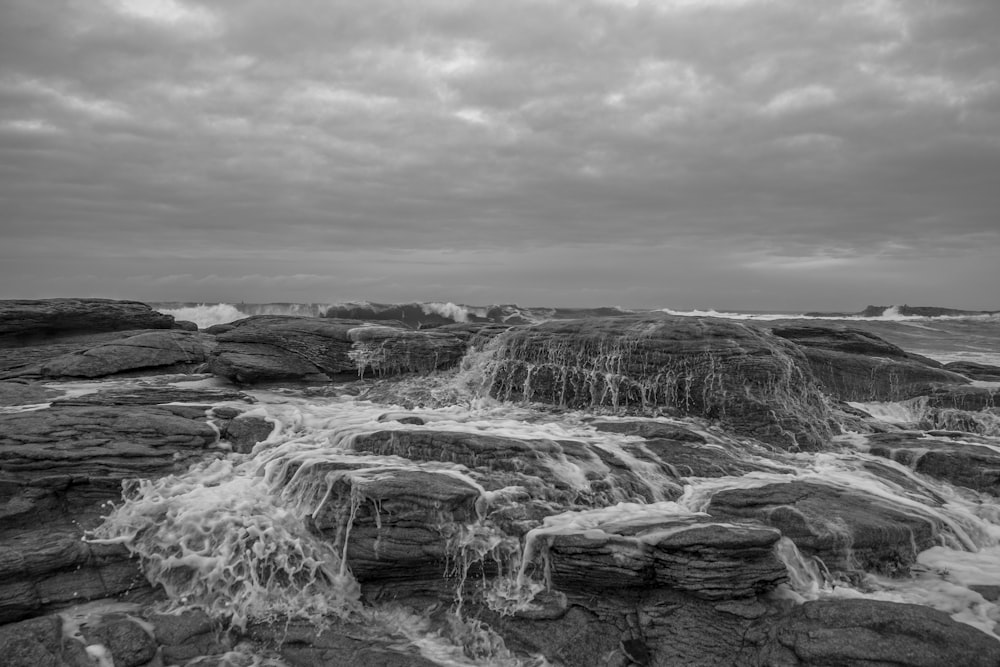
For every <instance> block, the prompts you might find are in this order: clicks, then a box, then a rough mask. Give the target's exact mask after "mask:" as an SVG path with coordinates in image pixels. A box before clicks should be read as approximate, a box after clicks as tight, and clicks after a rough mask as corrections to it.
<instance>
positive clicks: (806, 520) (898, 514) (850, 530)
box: [708, 482, 938, 575]
mask: <svg viewBox="0 0 1000 667" xmlns="http://www.w3.org/2000/svg"><path fill="white" fill-rule="evenodd" d="M708 512H709V513H710V514H711V515H712V516H713V517H716V518H718V519H726V518H741V519H757V520H759V521H761V522H763V523H765V524H768V525H771V526H774V527H775V528H777V529H779V530H780V531H781V533H782V535H784V536H785V537H788V538H789V539H791V540H792V541H793V542H794V543H795V545H796V546H797V547H798V548H799V550H800V551H802V552H803V553H805V554H808V555H810V556H818V557H819V558H821V559H822V560H823V562H824V563H825V564H826V566H827V568H829V569H830V570H831V571H834V572H850V571H853V570H855V568H861V569H863V570H867V571H875V572H882V573H885V574H891V575H898V574H905V573H907V572H908V571H909V567H910V565H912V564H913V563H914V562H915V561H916V557H917V554H918V553H919V552H920V551H922V550H924V549H927V548H929V547H931V546H934V544H936V537H937V533H938V529H937V526H936V524H935V521H934V520H933V518H932V517H930V516H929V515H927V514H923V513H920V512H917V511H914V512H904V511H902V510H900V509H898V508H895V507H892V506H891V505H889V504H887V503H885V502H884V501H882V500H880V499H879V498H877V497H875V496H872V495H869V494H867V493H864V492H863V491H859V490H848V489H844V488H839V487H834V486H828V485H825V484H818V483H810V482H788V483H783V484H768V485H766V486H760V487H757V488H750V489H728V490H725V491H720V492H719V493H717V494H715V495H714V496H713V497H712V501H711V503H710V504H709V506H708Z"/></svg>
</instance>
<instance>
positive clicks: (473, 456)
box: [353, 430, 681, 507]
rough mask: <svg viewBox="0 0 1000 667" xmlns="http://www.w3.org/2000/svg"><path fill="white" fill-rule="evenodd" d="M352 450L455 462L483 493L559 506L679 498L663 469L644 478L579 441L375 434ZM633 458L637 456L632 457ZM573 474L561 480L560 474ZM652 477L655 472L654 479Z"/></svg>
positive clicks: (458, 434) (435, 433)
mask: <svg viewBox="0 0 1000 667" xmlns="http://www.w3.org/2000/svg"><path fill="white" fill-rule="evenodd" d="M353 447H354V449H355V450H357V451H361V452H371V453H373V454H379V455H383V456H384V455H394V456H401V457H404V458H407V459H410V460H412V461H448V462H453V463H460V464H462V465H464V466H467V467H469V468H471V469H473V470H476V471H479V472H481V473H482V478H483V484H484V486H485V488H486V489H487V490H496V489H500V488H505V487H518V488H521V489H523V490H524V492H525V493H526V494H530V495H531V496H532V497H533V498H535V499H538V500H544V501H552V502H558V503H560V504H561V506H562V507H577V506H588V507H589V506H593V505H598V504H614V503H616V502H621V501H638V502H653V501H655V500H657V499H658V498H663V497H676V496H678V495H680V490H681V488H680V484H679V483H678V482H676V481H675V480H674V479H673V478H672V477H671V472H672V471H671V469H670V467H669V465H664V464H663V462H662V461H659V460H657V459H656V458H655V457H653V456H649V454H648V453H647V454H646V459H647V460H649V461H650V462H651V463H653V464H654V465H653V466H651V467H650V468H649V469H647V471H646V472H647V475H648V478H647V479H643V477H642V476H641V474H639V472H637V470H635V469H633V468H631V467H630V466H629V465H628V464H627V463H626V461H624V460H622V459H621V458H620V456H617V455H615V454H614V453H612V452H609V451H605V450H602V449H600V448H598V447H588V446H586V445H585V444H583V443H580V442H572V441H554V440H520V439H517V438H510V437H503V436H495V435H487V434H475V433H463V432H449V431H433V430H420V431H404V430H391V431H376V432H374V433H367V434H364V435H362V436H359V437H357V438H355V439H354V440H353ZM634 454H637V458H639V457H640V456H642V453H640V452H634ZM568 469H572V470H574V471H579V472H578V473H575V474H573V475H567V473H566V471H567V470H568ZM655 473H659V474H658V475H657V474H655Z"/></svg>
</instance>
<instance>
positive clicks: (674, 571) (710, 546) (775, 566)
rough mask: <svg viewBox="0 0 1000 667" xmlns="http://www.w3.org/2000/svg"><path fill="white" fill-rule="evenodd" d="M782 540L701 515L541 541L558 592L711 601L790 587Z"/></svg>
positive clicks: (547, 537)
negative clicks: (653, 593) (778, 551)
mask: <svg viewBox="0 0 1000 667" xmlns="http://www.w3.org/2000/svg"><path fill="white" fill-rule="evenodd" d="M543 530H544V529H543ZM780 538H781V533H779V532H778V531H777V530H774V529H772V528H765V527H762V526H754V525H750V524H721V523H713V522H711V520H710V519H706V518H701V517H699V518H695V519H688V518H678V519H670V518H666V517H665V518H664V519H662V520H660V521H656V522H649V523H646V524H645V525H642V526H641V527H636V526H629V527H617V528H613V527H610V526H602V527H601V529H600V530H580V531H571V532H562V531H553V532H552V533H551V534H544V532H543V536H542V537H541V539H544V541H545V543H546V544H545V546H544V549H545V552H546V562H547V564H548V568H549V572H550V573H551V580H552V585H553V586H555V587H556V588H557V589H558V590H561V591H575V592H577V593H583V592H587V593H591V594H592V593H593V592H595V591H600V590H609V589H610V590H621V589H626V588H642V589H650V588H657V587H663V588H668V589H671V590H675V591H684V592H686V593H689V594H691V595H693V596H695V597H697V598H701V599H705V600H730V599H734V598H745V597H753V596H755V595H757V594H760V593H764V592H766V591H770V590H772V589H773V588H774V587H775V586H777V585H778V584H780V583H782V582H784V581H787V578H788V575H787V572H786V570H785V566H784V564H782V563H781V562H780V561H779V560H778V559H777V557H776V556H775V553H774V546H775V544H776V543H777V542H778V540H779V539H780Z"/></svg>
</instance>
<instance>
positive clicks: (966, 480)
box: [867, 433, 1000, 496]
mask: <svg viewBox="0 0 1000 667" xmlns="http://www.w3.org/2000/svg"><path fill="white" fill-rule="evenodd" d="M867 438H868V447H869V450H868V451H869V452H870V453H872V454H874V455H875V456H882V457H885V458H887V459H891V460H893V461H897V462H899V463H902V464H903V465H905V466H908V467H910V468H912V469H914V470H916V471H917V472H919V473H923V474H925V475H929V476H931V477H935V478H937V479H943V480H945V481H948V482H951V483H952V484H955V485H957V486H964V487H967V488H970V489H975V490H976V491H984V492H986V493H990V494H993V495H994V496H1000V453H998V452H997V451H996V449H994V448H992V447H989V446H988V445H986V444H985V443H984V444H982V445H977V444H973V443H971V442H960V443H957V442H952V441H949V440H946V439H943V438H931V437H924V436H922V435H919V434H914V433H885V434H878V433H877V434H872V435H869V436H867ZM963 440H967V438H965V437H963Z"/></svg>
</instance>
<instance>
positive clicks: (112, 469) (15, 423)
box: [0, 405, 218, 483]
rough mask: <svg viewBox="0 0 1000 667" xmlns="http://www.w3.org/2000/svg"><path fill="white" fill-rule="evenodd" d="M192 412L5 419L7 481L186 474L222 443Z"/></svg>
mask: <svg viewBox="0 0 1000 667" xmlns="http://www.w3.org/2000/svg"><path fill="white" fill-rule="evenodd" d="M184 407H185V406H168V405H164V406H141V407H140V406H136V407H133V408H131V409H129V410H121V409H119V408H117V407H84V406H64V407H53V408H48V409H44V410H35V411H31V412H20V413H15V414H0V482H7V481H9V482H11V483H30V482H34V481H38V480H48V479H57V478H59V477H60V476H63V477H64V478H65V479H68V480H80V479H87V478H92V477H96V478H101V479H108V478H113V479H117V480H119V481H120V480H121V479H124V478H125V477H128V476H132V475H137V474H142V475H150V474H152V475H156V474H158V473H161V472H165V471H172V470H177V469H182V466H185V464H186V463H189V462H191V461H194V460H198V459H200V458H202V457H203V456H204V454H205V449H206V448H208V447H210V446H211V445H212V444H214V443H215V442H216V440H217V439H218V434H217V433H216V431H215V430H214V429H213V428H212V427H211V426H209V425H208V424H207V423H205V422H204V421H199V420H196V419H191V418H189V416H188V415H187V414H186V413H187V412H188V411H187V410H184V409H183V408H184ZM201 412H202V413H204V409H202V410H201Z"/></svg>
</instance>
